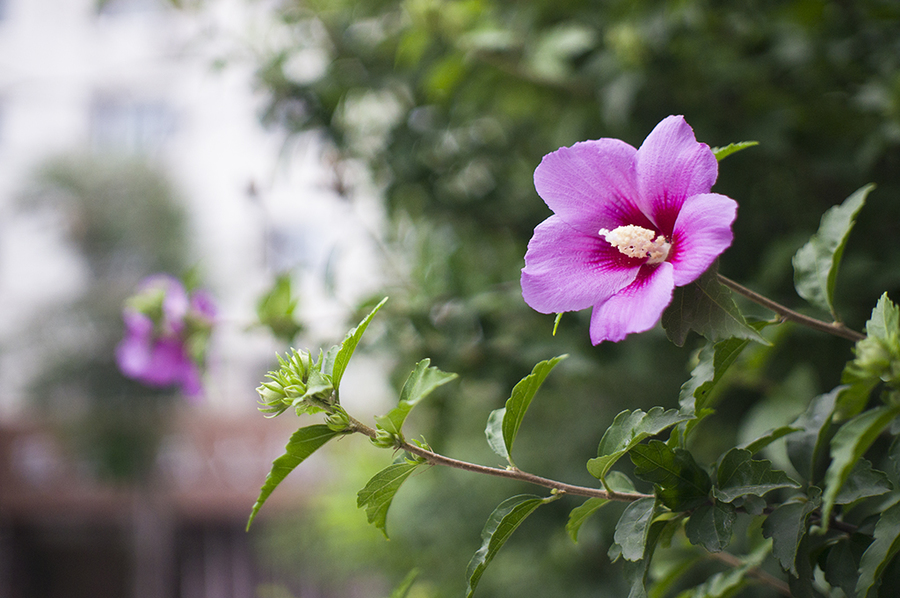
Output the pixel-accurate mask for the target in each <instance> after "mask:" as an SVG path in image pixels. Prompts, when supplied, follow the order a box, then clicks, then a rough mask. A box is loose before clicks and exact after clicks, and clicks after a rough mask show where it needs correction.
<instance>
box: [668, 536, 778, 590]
mask: <svg viewBox="0 0 900 598" xmlns="http://www.w3.org/2000/svg"><path fill="white" fill-rule="evenodd" d="M769 551H770V545H769V543H768V542H766V543H764V544H761V545H760V546H759V547H758V548H757V549H756V550H754V551H753V552H752V553H750V554H749V555H747V556H746V557H744V558H743V559H742V563H741V565H740V566H739V567H734V568H732V569H729V570H727V571H721V572H719V573H716V574H715V575H712V576H711V577H710V578H709V579H707V580H706V581H705V582H703V583H702V584H700V585H699V586H697V587H694V588H691V589H689V590H685V591H684V592H682V593H680V594H678V598H727V597H730V596H734V595H735V594H736V593H737V592H739V591H740V590H741V589H743V588H744V587H745V586H746V585H748V584H749V583H750V582H749V581H748V580H747V574H748V573H749V572H750V571H751V570H753V569H756V568H757V567H759V566H760V565H761V564H762V562H763V561H764V560H765V558H766V557H767V556H768V554H769Z"/></svg>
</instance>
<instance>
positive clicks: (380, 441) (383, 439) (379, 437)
mask: <svg viewBox="0 0 900 598" xmlns="http://www.w3.org/2000/svg"><path fill="white" fill-rule="evenodd" d="M372 444H374V445H375V446H377V447H378V448H395V447H396V446H397V445H398V444H399V439H398V438H397V436H395V435H394V434H391V433H390V432H388V431H387V430H383V429H381V428H379V429H377V430H375V438H373V439H372Z"/></svg>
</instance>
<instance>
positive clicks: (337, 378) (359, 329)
mask: <svg viewBox="0 0 900 598" xmlns="http://www.w3.org/2000/svg"><path fill="white" fill-rule="evenodd" d="M387 300H388V298H387V297H385V298H384V299H382V300H381V301H380V302H379V303H378V305H376V306H375V307H374V308H373V309H372V311H370V312H369V315H367V316H366V317H365V318H363V319H362V321H361V322H360V323H359V324H358V325H357V326H356V328H354V329H353V330H351V331H350V332H348V333H347V337H346V338H344V340H343V342H341V346H340V349H338V351H337V353H335V354H334V362H329V367H328V369H330V370H331V379H332V381H333V382H334V388H335V390H337V389H338V388H339V387H340V385H341V378H343V377H344V370H346V369H347V364H348V363H350V358H351V357H353V352H354V351H356V346H357V345H358V344H359V340H360V339H361V338H362V335H363V334H364V333H365V331H366V328H368V327H369V322H371V321H372V318H374V317H375V314H376V313H378V310H379V309H381V307H382V306H383V305H384V304H385V303H387ZM329 354H332V352H331V351H329ZM325 373H328V371H327V370H325Z"/></svg>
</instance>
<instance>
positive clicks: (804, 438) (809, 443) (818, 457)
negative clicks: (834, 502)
mask: <svg viewBox="0 0 900 598" xmlns="http://www.w3.org/2000/svg"><path fill="white" fill-rule="evenodd" d="M843 388H844V387H842V386H839V387H837V388H835V389H833V390H832V391H831V392H827V393H825V394H823V395H819V396H818V397H816V398H814V399H813V400H812V401H810V403H809V407H807V409H806V411H805V412H804V413H801V414H800V415H799V416H798V417H797V419H795V420H794V422H793V423H792V424H791V426H792V427H795V428H799V430H800V431H799V432H798V433H796V434H793V435H792V436H791V437H790V438H788V439H787V442H786V446H787V453H788V458H789V459H790V460H791V465H793V466H794V469H796V470H797V471H798V472H799V473H800V474H801V475H802V476H804V477H805V478H806V479H807V480H808V481H809V482H811V483H814V484H815V483H818V482H819V480H820V479H821V476H822V475H824V473H825V467H826V466H827V459H828V442H829V440H830V439H831V427H832V426H831V421H832V416H833V414H834V407H835V401H836V399H837V396H838V394H839V393H840V392H841V390H842V389H843Z"/></svg>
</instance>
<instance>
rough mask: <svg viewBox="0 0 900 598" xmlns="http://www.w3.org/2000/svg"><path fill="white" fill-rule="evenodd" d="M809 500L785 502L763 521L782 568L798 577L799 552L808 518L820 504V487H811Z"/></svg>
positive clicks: (773, 550) (764, 534) (763, 528)
mask: <svg viewBox="0 0 900 598" xmlns="http://www.w3.org/2000/svg"><path fill="white" fill-rule="evenodd" d="M810 491H811V492H810V494H811V496H810V497H809V500H806V501H801V502H789V503H785V504H783V505H781V506H779V507H778V508H776V509H775V510H774V511H772V514H771V515H769V516H768V517H767V518H766V520H765V522H764V523H763V527H762V533H763V536H764V537H766V538H772V553H773V554H774V555H775V559H776V560H777V561H778V563H779V564H780V565H781V568H782V569H784V570H785V571H788V572H789V573H791V575H793V576H794V577H797V565H796V560H797V552H798V548H799V547H800V542H801V541H802V540H803V538H804V537H805V536H806V532H807V523H806V522H807V519H808V518H809V515H810V513H812V512H813V511H815V510H816V509H817V508H818V506H819V504H820V502H821V501H820V493H819V490H818V488H815V487H812V488H810Z"/></svg>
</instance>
